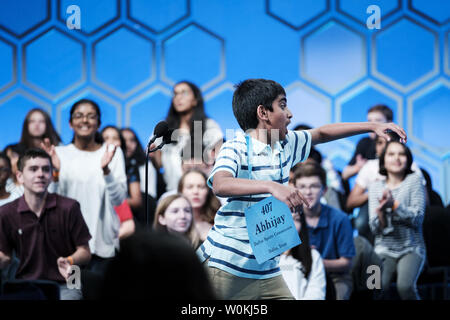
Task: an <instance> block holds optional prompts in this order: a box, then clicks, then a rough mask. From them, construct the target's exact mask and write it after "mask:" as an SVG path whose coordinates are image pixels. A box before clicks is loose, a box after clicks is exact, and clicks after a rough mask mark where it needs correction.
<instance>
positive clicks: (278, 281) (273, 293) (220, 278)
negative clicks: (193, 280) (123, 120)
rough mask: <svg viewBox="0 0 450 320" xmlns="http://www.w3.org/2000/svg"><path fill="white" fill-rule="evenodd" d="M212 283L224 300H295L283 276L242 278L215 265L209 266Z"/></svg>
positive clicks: (220, 297) (218, 295)
mask: <svg viewBox="0 0 450 320" xmlns="http://www.w3.org/2000/svg"><path fill="white" fill-rule="evenodd" d="M207 268H208V274H209V277H210V280H211V284H212V286H213V288H214V291H215V293H216V295H217V297H218V298H219V299H223V300H272V299H273V300H294V297H293V296H292V293H291V291H290V290H289V288H288V287H287V285H286V282H285V281H284V279H283V277H282V276H281V275H280V276H277V277H273V278H269V279H250V278H242V277H238V276H235V275H232V274H231V273H228V272H226V271H223V270H220V269H218V268H214V267H207Z"/></svg>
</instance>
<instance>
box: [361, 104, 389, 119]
mask: <svg viewBox="0 0 450 320" xmlns="http://www.w3.org/2000/svg"><path fill="white" fill-rule="evenodd" d="M371 112H380V113H382V114H383V115H384V117H385V118H386V120H387V122H392V121H393V120H394V112H393V111H392V109H391V108H389V107H388V106H387V105H385V104H377V105H374V106H373V107H371V108H370V109H369V110H368V111H367V113H371Z"/></svg>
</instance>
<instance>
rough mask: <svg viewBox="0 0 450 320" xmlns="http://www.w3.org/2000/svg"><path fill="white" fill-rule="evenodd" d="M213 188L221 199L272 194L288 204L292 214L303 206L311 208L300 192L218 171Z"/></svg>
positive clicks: (269, 182)
mask: <svg viewBox="0 0 450 320" xmlns="http://www.w3.org/2000/svg"><path fill="white" fill-rule="evenodd" d="M212 186H213V191H214V193H215V194H216V195H218V196H220V197H231V196H248V195H253V194H262V193H270V194H272V195H273V196H274V197H275V198H277V199H278V200H280V201H283V202H284V203H285V204H287V206H288V207H289V208H290V209H291V211H292V212H293V211H294V210H295V207H296V206H299V205H301V204H305V205H307V206H308V207H309V203H308V201H307V200H306V199H305V197H304V196H303V195H302V194H301V193H300V191H299V190H297V189H296V188H294V187H291V186H287V185H283V184H280V183H278V182H275V181H266V180H250V179H241V178H235V177H234V176H233V175H232V174H231V173H230V172H227V171H218V172H217V173H216V174H214V178H213V183H212Z"/></svg>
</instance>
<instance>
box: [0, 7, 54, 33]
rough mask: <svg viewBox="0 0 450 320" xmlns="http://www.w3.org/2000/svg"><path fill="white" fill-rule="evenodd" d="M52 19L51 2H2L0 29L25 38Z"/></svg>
mask: <svg viewBox="0 0 450 320" xmlns="http://www.w3.org/2000/svg"><path fill="white" fill-rule="evenodd" d="M49 18H50V0H33V1H29V0H14V1H5V0H4V1H0V29H3V30H5V31H7V32H8V33H10V34H12V35H14V36H16V37H23V36H24V35H26V34H27V33H29V32H31V31H32V30H34V29H35V28H37V27H39V26H40V25H42V24H43V23H45V22H46V21H47V20H48V19H49Z"/></svg>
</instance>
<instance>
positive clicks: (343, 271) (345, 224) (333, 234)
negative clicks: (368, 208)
mask: <svg viewBox="0 0 450 320" xmlns="http://www.w3.org/2000/svg"><path fill="white" fill-rule="evenodd" d="M293 181H294V185H295V187H296V188H298V189H299V190H300V192H301V193H302V194H303V195H304V197H305V198H306V200H307V201H308V202H309V203H310V208H307V207H306V206H303V212H304V213H305V218H306V224H307V228H308V231H309V239H310V241H311V247H312V248H314V249H316V250H317V251H319V252H320V255H321V257H322V259H323V264H324V266H325V271H326V272H327V274H328V276H329V278H330V279H331V280H332V281H333V283H334V287H335V290H336V299H337V300H348V299H349V298H350V294H351V291H352V286H353V284H352V277H351V274H350V269H351V267H352V258H353V257H354V256H355V246H354V243H353V230H352V226H351V223H350V220H349V219H348V217H347V215H346V214H345V213H343V212H341V211H338V210H336V209H334V208H332V207H330V206H328V205H323V204H321V203H320V198H321V197H322V196H323V195H324V194H325V192H326V189H327V186H326V173H325V170H324V169H323V168H322V167H320V166H319V165H317V164H315V163H305V164H303V165H301V166H300V167H299V168H298V169H297V170H296V171H295V176H294V180H293Z"/></svg>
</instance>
